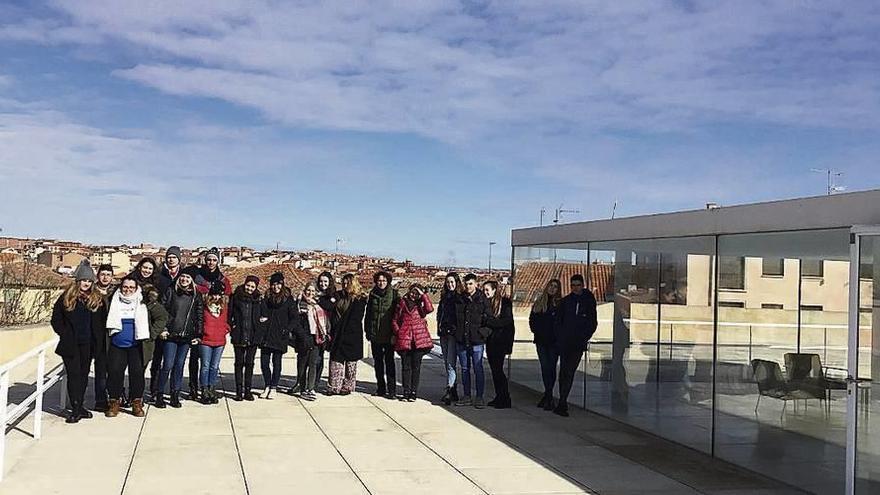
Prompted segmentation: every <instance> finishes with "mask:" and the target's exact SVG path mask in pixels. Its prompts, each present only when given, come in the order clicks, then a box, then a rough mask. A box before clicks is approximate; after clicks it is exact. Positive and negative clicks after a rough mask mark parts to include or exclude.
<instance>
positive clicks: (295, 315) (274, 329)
mask: <svg viewBox="0 0 880 495" xmlns="http://www.w3.org/2000/svg"><path fill="white" fill-rule="evenodd" d="M260 315H261V317H262V318H266V321H264V322H263V323H262V324H261V325H259V326H258V327H257V344H258V345H259V346H260V347H265V348H267V349H270V350H273V351H280V352H281V353H282V354H284V353H286V352H287V346H289V345H290V343H291V341H292V340H291V339H292V336H293V335H294V332H295V331H296V327H297V326H298V325H299V309H298V308H297V303H296V300H295V299H294V298H293V296H291V295H290V289H288V288H287V287H285V288H284V289H283V291H282V292H281V294H280V297H273V294H271V293H270V294H266V297H264V298H263V300H262V302H260Z"/></svg>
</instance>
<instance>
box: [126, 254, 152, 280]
mask: <svg viewBox="0 0 880 495" xmlns="http://www.w3.org/2000/svg"><path fill="white" fill-rule="evenodd" d="M128 277H129V278H131V279H133V280H134V281H135V282H136V283H137V284H138V286H140V287H143V286H144V285H145V284H150V285H152V286H153V287H158V286H159V285H160V284H159V263H157V262H156V260H154V259H153V258H150V257H149V256H147V257H146V258H141V260H140V261H138V263H137V265H135V266H134V270H132V271H131V273H129V274H128Z"/></svg>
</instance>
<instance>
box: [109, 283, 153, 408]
mask: <svg viewBox="0 0 880 495" xmlns="http://www.w3.org/2000/svg"><path fill="white" fill-rule="evenodd" d="M107 333H108V334H109V335H110V346H109V347H108V348H107V362H108V368H109V370H110V372H109V376H108V380H107V381H108V388H109V389H110V404H109V407H108V409H107V412H106V413H104V415H105V416H107V417H108V418H115V417H116V416H118V415H119V409H120V406H121V402H120V401H121V399H122V387H123V385H124V382H125V370H126V369H128V389H129V393H130V394H131V395H130V398H131V412H132V414H133V415H134V416H136V417H138V418H142V417H144V416H145V412H144V354H143V346H142V343H143V341H145V340H149V339H150V313H149V311H148V310H147V305H146V304H144V300H143V293H142V291H141V288H140V287H139V286H138V284H137V281H135V279H134V277H133V276H126V277H125V278H123V279H122V282H121V283H120V285H119V290H117V291H116V292H115V293H113V298H112V299H111V301H110V310H109V311H108V313H107Z"/></svg>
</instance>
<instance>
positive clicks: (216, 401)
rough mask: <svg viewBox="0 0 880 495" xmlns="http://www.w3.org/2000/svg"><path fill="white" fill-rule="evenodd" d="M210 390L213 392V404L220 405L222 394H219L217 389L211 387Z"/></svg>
mask: <svg viewBox="0 0 880 495" xmlns="http://www.w3.org/2000/svg"><path fill="white" fill-rule="evenodd" d="M208 390H210V391H211V404H219V403H220V394H218V393H217V387H215V386H213V385H211V386H210V387H208Z"/></svg>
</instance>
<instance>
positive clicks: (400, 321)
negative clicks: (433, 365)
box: [391, 294, 434, 352]
mask: <svg viewBox="0 0 880 495" xmlns="http://www.w3.org/2000/svg"><path fill="white" fill-rule="evenodd" d="M407 301H409V296H406V297H403V298H401V299H400V303H398V305H397V309H396V310H395V311H394V319H393V320H392V321H391V328H392V329H393V330H394V350H395V351H398V352H399V351H412V350H415V349H423V350H424V349H431V348H433V347H434V342H433V341H432V340H431V333H430V332H428V323H427V322H426V321H425V317H426V316H428V314H429V313H431V312H432V311H434V306H433V305H432V304H431V299H430V298H429V297H428V295H427V294H422V300H421V301H420V303H419V304H416V305H413V306H410V303H408V302H407Z"/></svg>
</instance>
